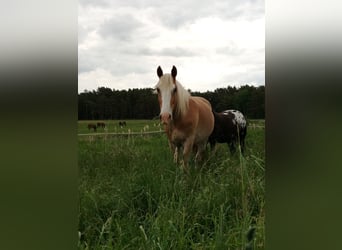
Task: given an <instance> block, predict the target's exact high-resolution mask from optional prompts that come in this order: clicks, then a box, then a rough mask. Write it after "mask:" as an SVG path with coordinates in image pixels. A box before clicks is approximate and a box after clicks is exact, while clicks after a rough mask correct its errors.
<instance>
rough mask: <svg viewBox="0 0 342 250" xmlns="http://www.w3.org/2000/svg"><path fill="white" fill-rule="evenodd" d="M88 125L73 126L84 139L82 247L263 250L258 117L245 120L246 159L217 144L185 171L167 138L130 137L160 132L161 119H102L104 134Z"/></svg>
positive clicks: (81, 163)
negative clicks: (175, 160) (122, 123)
mask: <svg viewBox="0 0 342 250" xmlns="http://www.w3.org/2000/svg"><path fill="white" fill-rule="evenodd" d="M88 122H90V121H80V122H78V133H79V134H89V135H87V136H79V152H78V162H79V242H78V248H79V249H234V250H236V249H264V245H265V130H264V128H263V126H264V121H263V120H258V121H250V123H249V124H250V125H253V124H257V126H254V127H253V126H251V127H250V128H249V129H248V131H247V137H246V152H245V154H244V155H241V153H240V152H237V153H236V154H234V155H231V154H230V152H229V150H228V146H227V145H226V144H217V145H216V148H215V149H214V151H210V150H209V147H208V152H207V157H206V160H205V162H204V163H203V164H202V165H201V166H195V163H194V161H193V159H192V160H191V161H190V166H189V173H185V172H184V171H183V170H182V169H181V168H180V167H179V166H177V165H175V164H174V163H173V157H172V155H171V152H170V149H169V147H168V142H167V138H166V136H165V134H164V133H156V134H149V135H143V134H141V135H130V133H132V132H140V133H143V132H147V131H159V130H160V126H159V125H158V123H159V121H158V120H126V123H127V126H126V127H123V128H120V127H119V126H118V122H119V121H105V122H106V124H107V128H106V130H103V129H100V128H99V129H98V131H97V133H100V134H102V136H96V135H91V133H94V132H93V131H89V130H88V128H87V124H88ZM92 122H93V121H92ZM110 133H124V134H125V135H111V134H110ZM251 235H253V236H254V237H250V236H251Z"/></svg>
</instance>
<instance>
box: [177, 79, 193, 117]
mask: <svg viewBox="0 0 342 250" xmlns="http://www.w3.org/2000/svg"><path fill="white" fill-rule="evenodd" d="M176 86H177V106H176V110H175V113H176V115H180V116H182V115H184V114H185V113H186V112H187V111H188V108H189V98H190V93H189V91H187V90H186V89H185V88H184V87H183V86H182V84H180V83H179V82H178V81H176Z"/></svg>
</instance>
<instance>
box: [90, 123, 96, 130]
mask: <svg viewBox="0 0 342 250" xmlns="http://www.w3.org/2000/svg"><path fill="white" fill-rule="evenodd" d="M89 129H94V132H96V124H95V123H89V124H88V130H89Z"/></svg>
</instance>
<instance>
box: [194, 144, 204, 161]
mask: <svg viewBox="0 0 342 250" xmlns="http://www.w3.org/2000/svg"><path fill="white" fill-rule="evenodd" d="M205 149H206V143H203V144H199V145H198V146H197V153H196V156H195V163H196V164H198V163H201V162H203V155H204V152H205Z"/></svg>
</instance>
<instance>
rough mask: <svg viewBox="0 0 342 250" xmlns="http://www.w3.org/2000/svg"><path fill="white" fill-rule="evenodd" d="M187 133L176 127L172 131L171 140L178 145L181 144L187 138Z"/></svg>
mask: <svg viewBox="0 0 342 250" xmlns="http://www.w3.org/2000/svg"><path fill="white" fill-rule="evenodd" d="M186 138H187V135H186V133H184V131H182V130H179V129H174V130H173V131H172V133H171V141H172V143H174V144H176V145H181V144H183V143H184V141H185V140H186Z"/></svg>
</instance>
